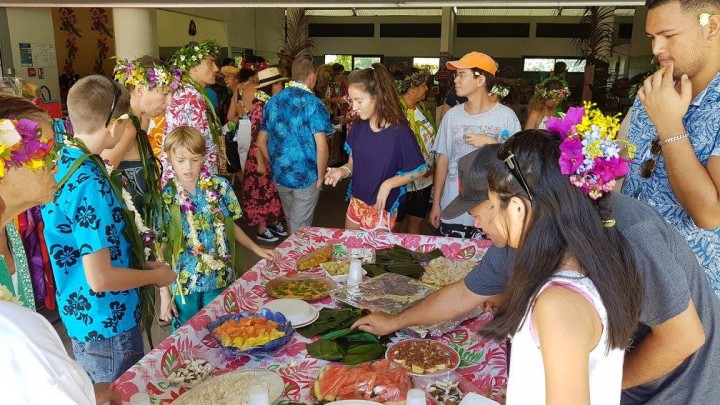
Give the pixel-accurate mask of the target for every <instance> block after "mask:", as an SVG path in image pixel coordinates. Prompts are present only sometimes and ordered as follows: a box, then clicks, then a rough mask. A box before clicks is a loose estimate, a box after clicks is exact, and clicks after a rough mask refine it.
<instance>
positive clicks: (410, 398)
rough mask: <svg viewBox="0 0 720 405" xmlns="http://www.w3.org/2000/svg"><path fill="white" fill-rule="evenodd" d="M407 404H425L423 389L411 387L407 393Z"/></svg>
mask: <svg viewBox="0 0 720 405" xmlns="http://www.w3.org/2000/svg"><path fill="white" fill-rule="evenodd" d="M405 403H406V404H407V405H425V391H423V390H421V389H420V388H413V389H411V390H410V391H408V393H407V401H406V402H405Z"/></svg>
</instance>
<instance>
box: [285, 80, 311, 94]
mask: <svg viewBox="0 0 720 405" xmlns="http://www.w3.org/2000/svg"><path fill="white" fill-rule="evenodd" d="M288 87H297V88H300V89H303V90H305V91H309V92H310V93H312V92H313V91H312V90H310V87H308V86H307V84H305V83H303V82H296V81H295V80H290V84H288Z"/></svg>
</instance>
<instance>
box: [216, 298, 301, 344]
mask: <svg viewBox="0 0 720 405" xmlns="http://www.w3.org/2000/svg"><path fill="white" fill-rule="evenodd" d="M207 328H208V330H209V331H210V335H211V336H212V337H213V338H215V340H217V341H218V343H220V346H221V347H222V348H224V349H225V350H226V351H228V352H229V353H231V354H234V355H240V354H244V353H247V354H259V353H264V352H270V351H273V350H276V349H278V348H279V347H281V346H283V345H284V344H285V343H287V342H288V341H290V339H291V338H292V335H293V333H295V330H294V329H293V327H292V325H291V324H290V321H288V320H287V319H286V318H285V316H284V315H283V314H281V313H279V312H273V311H271V310H269V309H267V308H263V309H261V310H259V311H258V312H256V313H250V312H242V313H239V314H228V315H223V316H221V317H219V318H218V319H216V320H214V321H212V322H210V323H209V324H208V326H207Z"/></svg>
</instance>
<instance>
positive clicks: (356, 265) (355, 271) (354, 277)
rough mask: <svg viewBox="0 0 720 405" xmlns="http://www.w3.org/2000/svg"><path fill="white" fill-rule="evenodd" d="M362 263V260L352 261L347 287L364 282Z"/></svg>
mask: <svg viewBox="0 0 720 405" xmlns="http://www.w3.org/2000/svg"><path fill="white" fill-rule="evenodd" d="M362 271H363V269H362V262H361V261H360V259H351V260H350V271H349V272H348V278H347V285H355V284H358V283H360V282H361V281H362V278H363V274H362Z"/></svg>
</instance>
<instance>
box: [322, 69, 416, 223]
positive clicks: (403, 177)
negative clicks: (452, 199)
mask: <svg viewBox="0 0 720 405" xmlns="http://www.w3.org/2000/svg"><path fill="white" fill-rule="evenodd" d="M348 93H349V95H350V98H351V99H352V105H353V107H352V108H353V110H354V111H355V112H357V114H358V116H359V117H360V120H361V121H360V122H358V123H356V124H355V125H353V127H352V130H351V131H350V134H349V135H348V139H347V142H346V146H345V148H346V150H347V151H348V153H349V154H350V157H349V159H348V163H346V164H345V165H343V166H340V167H339V168H332V169H328V171H327V173H326V174H325V184H328V185H331V186H335V185H337V183H338V182H339V181H340V180H341V179H344V178H346V177H350V176H353V183H352V197H351V198H350V204H349V206H348V209H347V215H346V218H345V228H346V229H365V230H386V231H391V230H392V229H393V226H394V225H395V219H396V218H397V209H398V206H399V204H400V200H401V199H402V198H403V195H404V194H405V188H406V185H407V184H408V183H410V182H412V181H414V180H415V179H417V178H419V177H421V176H422V175H423V174H425V172H427V170H428V165H427V164H426V163H425V158H424V157H423V155H422V153H421V152H420V146H419V145H418V142H417V140H416V139H415V135H414V134H413V132H412V129H411V128H410V126H409V125H408V120H407V117H406V116H405V112H404V111H403V109H402V107H401V105H400V101H399V95H398V93H397V91H396V90H395V85H394V82H393V79H392V77H391V76H390V73H389V72H388V71H387V69H386V68H385V67H384V66H383V65H381V64H379V63H373V65H372V67H371V68H368V69H363V70H357V71H354V72H352V73H351V74H350V78H349V86H348Z"/></svg>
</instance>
